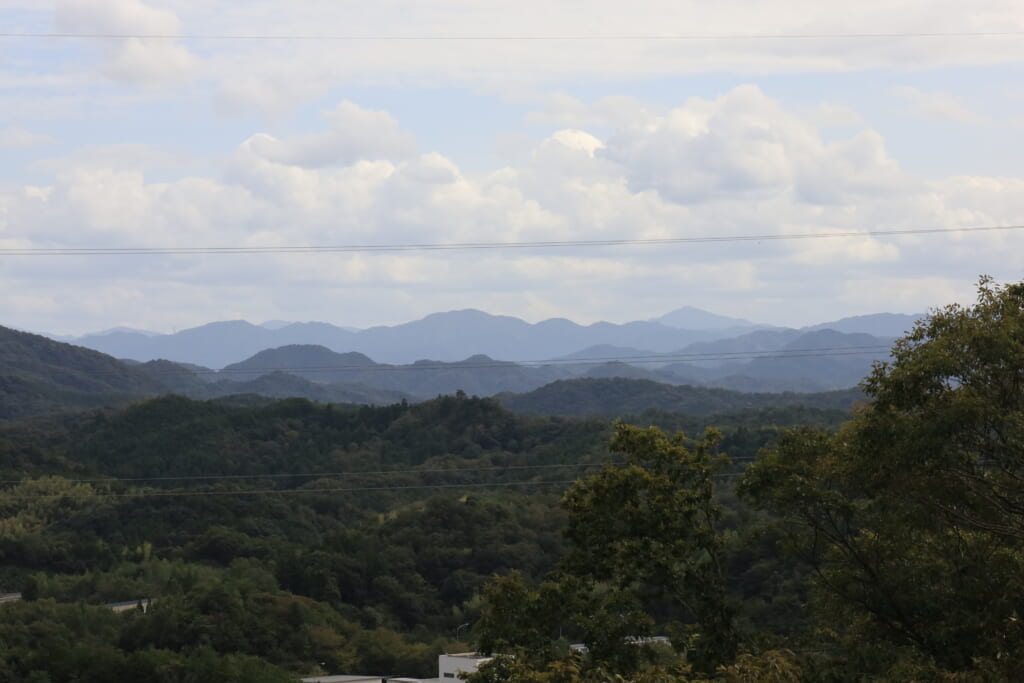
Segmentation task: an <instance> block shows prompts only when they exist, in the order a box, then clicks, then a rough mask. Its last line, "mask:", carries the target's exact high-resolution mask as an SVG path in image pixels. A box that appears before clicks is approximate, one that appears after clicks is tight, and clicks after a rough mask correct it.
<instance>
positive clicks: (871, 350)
mask: <svg viewBox="0 0 1024 683" xmlns="http://www.w3.org/2000/svg"><path fill="white" fill-rule="evenodd" d="M890 348H891V346H890V345H888V344H877V345H870V346H846V347H843V346H837V347H831V348H821V349H812V351H813V352H804V351H805V349H793V350H792V351H787V350H786V349H780V350H776V351H736V352H722V353H691V354H683V355H677V354H673V353H670V354H664V355H652V356H605V357H602V358H566V359H558V358H552V359H547V360H493V361H479V362H466V361H453V362H443V361H437V362H433V361H427V362H424V361H422V360H420V361H417V362H415V364H412V365H406V366H391V365H374V366H357V365H346V366H289V367H285V366H279V367H269V366H261V367H251V368H227V369H224V370H191V369H188V368H185V367H182V369H181V372H162V371H146V373H147V374H148V375H162V376H178V375H181V374H184V373H187V374H191V375H223V376H229V375H252V374H254V373H263V374H266V373H274V372H282V373H295V372H304V373H317V372H325V373H327V372H339V373H340V372H352V373H355V372H404V371H430V370H434V371H436V370H486V369H497V368H510V367H515V366H517V367H520V368H544V367H563V366H590V365H604V364H608V362H623V364H626V365H634V364H665V365H670V364H674V362H702V361H712V360H755V359H757V358H817V357H835V356H844V355H873V354H876V353H879V352H882V351H887V350H889V349H890ZM168 362H175V361H173V360H169V361H168Z"/></svg>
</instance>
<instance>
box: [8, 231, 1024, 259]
mask: <svg viewBox="0 0 1024 683" xmlns="http://www.w3.org/2000/svg"><path fill="white" fill-rule="evenodd" d="M1013 230H1024V225H982V226H970V227H961V228H905V229H891V230H886V229H880V230H848V231H839V232H805V233H772V234H763V235H703V236H694V237H662V238H652V239H607V240H553V241H536V242H451V243H442V242H434V243H431V242H423V243H409V244H337V245H296V246H286V245H280V246H266V247H259V246H240V247H2V248H0V256H153V255H196V254H201V255H222V254H328V253H379V252H407V251H459V250H500V249H561V248H570V247H621V246H653V245H671V244H705V243H712V242H774V241H783V240H785V241H788V240H807V239H828V238H850V237H884V236H899V235H934V234H951V233H976V232H996V231H1003V232H1005V231H1013Z"/></svg>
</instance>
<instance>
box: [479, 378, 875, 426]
mask: <svg viewBox="0 0 1024 683" xmlns="http://www.w3.org/2000/svg"><path fill="white" fill-rule="evenodd" d="M496 398H498V399H499V400H500V401H501V403H502V405H504V406H506V407H507V408H508V409H509V410H512V411H514V412H517V413H523V414H528V415H577V416H582V415H591V416H604V417H625V416H629V415H639V414H641V413H644V412H646V411H649V410H657V411H665V412H671V413H682V414H686V415H713V414H717V413H737V412H741V411H744V410H750V409H759V408H767V407H769V406H803V407H808V408H816V409H820V410H842V411H849V410H850V409H851V408H852V407H853V405H854V404H855V403H857V402H858V401H860V400H862V399H863V394H862V393H861V391H860V390H859V389H845V390H842V391H829V392H822V393H816V394H805V393H796V392H786V393H782V394H769V393H745V392H739V391H732V390H729V389H713V388H708V387H695V386H689V385H680V386H677V385H672V384H661V383H659V382H653V381H651V380H645V379H627V378H623V377H613V378H581V379H570V380H561V381H558V382H553V383H551V384H548V385H546V386H543V387H541V388H539V389H535V390H534V391H531V392H528V393H525V394H500V395H499V396H497V397H496Z"/></svg>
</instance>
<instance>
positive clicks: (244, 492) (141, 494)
mask: <svg viewBox="0 0 1024 683" xmlns="http://www.w3.org/2000/svg"><path fill="white" fill-rule="evenodd" d="M576 481H578V480H576V479H561V480H557V481H500V482H485V483H480V482H477V483H467V484H410V485H401V486H356V487H342V488H334V487H330V488H315V489H313V488H311V489H232V490H230V491H209V490H206V491H195V490H185V491H181V490H174V491H133V492H128V493H95V494H91V495H90V496H89V498H88V499H89V500H91V499H95V498H100V499H102V498H177V497H200V496H256V495H282V496H283V495H298V494H317V493H364V492H371V491H416V490H426V489H462V488H491V487H495V488H501V487H508V486H566V485H569V484H575V483H576ZM66 496H67V493H43V494H35V495H14V496H4V497H3V499H6V500H56V499H59V498H64V497H66Z"/></svg>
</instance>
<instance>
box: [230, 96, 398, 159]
mask: <svg viewBox="0 0 1024 683" xmlns="http://www.w3.org/2000/svg"><path fill="white" fill-rule="evenodd" d="M323 119H324V121H325V122H326V123H327V130H326V131H325V132H323V133H319V134H316V135H307V136H304V137H300V138H295V139H293V140H287V141H285V140H277V139H275V138H273V137H271V136H269V135H256V136H253V137H252V138H250V139H249V141H248V143H246V144H247V145H248V146H249V148H250V150H251V151H252V153H253V154H256V155H257V156H260V157H262V158H264V159H266V160H267V161H272V162H274V163H278V164H285V165H289V166H300V167H302V168H320V167H324V166H331V165H334V164H339V163H342V164H344V163H352V162H354V161H357V160H360V159H368V160H377V159H404V158H407V157H409V156H411V155H412V154H414V153H415V151H416V137H415V136H414V135H413V134H412V133H410V132H408V131H404V130H402V129H401V127H400V126H399V125H398V121H397V120H395V118H394V117H393V116H391V115H390V114H388V113H387V112H385V111H371V110H369V109H363V108H362V107H360V106H359V105H356V104H353V103H352V102H347V101H346V102H340V103H339V104H338V105H337V106H336V107H335V108H334V109H331V110H329V111H325V112H323Z"/></svg>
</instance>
